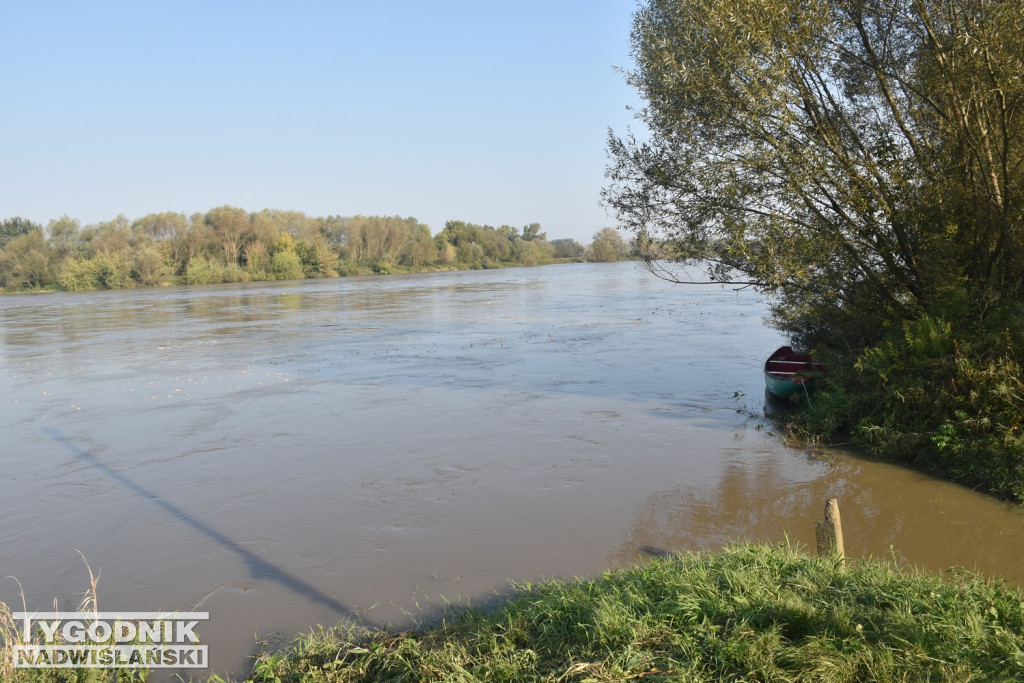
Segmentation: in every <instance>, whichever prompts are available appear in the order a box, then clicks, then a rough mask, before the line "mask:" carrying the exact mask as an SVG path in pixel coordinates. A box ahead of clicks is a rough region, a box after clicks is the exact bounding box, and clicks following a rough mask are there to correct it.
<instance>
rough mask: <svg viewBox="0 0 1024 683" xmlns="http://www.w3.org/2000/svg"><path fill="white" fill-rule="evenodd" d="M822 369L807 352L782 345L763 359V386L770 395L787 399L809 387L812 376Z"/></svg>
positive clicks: (819, 372) (822, 370) (818, 373)
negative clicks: (766, 358)
mask: <svg viewBox="0 0 1024 683" xmlns="http://www.w3.org/2000/svg"><path fill="white" fill-rule="evenodd" d="M824 370H825V368H824V367H823V366H821V365H819V364H817V363H815V362H814V361H813V360H811V357H810V355H809V354H806V353H799V352H797V351H794V350H793V349H791V348H790V347H788V346H783V347H780V348H779V349H777V350H776V351H775V353H773V354H772V355H771V356H769V357H768V360H767V361H765V364H764V384H765V388H766V389H767V390H768V393H770V394H771V395H772V396H776V397H778V398H781V399H789V398H792V397H793V395H794V394H796V393H797V392H799V391H806V390H807V389H809V388H810V385H811V384H812V382H813V381H814V378H815V377H816V376H818V375H820V374H821V373H822V372H824Z"/></svg>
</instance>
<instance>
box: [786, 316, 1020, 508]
mask: <svg viewBox="0 0 1024 683" xmlns="http://www.w3.org/2000/svg"><path fill="white" fill-rule="evenodd" d="M1022 350H1024V338H1022V337H1021V335H1020V333H1019V330H1018V331H1015V330H1014V329H1011V328H1005V329H1003V330H1002V331H1000V332H993V331H992V330H991V329H989V327H987V326H984V325H978V324H975V325H964V324H961V325H959V326H958V325H954V324H953V323H950V322H947V321H945V320H942V319H941V318H936V317H931V316H923V317H922V318H920V319H919V320H915V321H908V322H905V323H904V324H903V325H902V326H901V328H900V329H899V330H890V332H889V334H888V335H886V337H885V338H884V339H883V340H882V341H880V342H879V343H878V344H875V345H873V346H870V347H868V348H867V349H865V350H863V351H862V352H861V353H860V354H859V355H858V356H856V357H844V356H837V355H833V356H831V357H829V359H828V364H829V376H828V378H827V379H826V380H825V382H824V386H823V388H822V390H821V391H819V392H817V393H815V394H814V395H813V397H812V398H811V400H810V401H809V403H808V405H806V407H805V409H804V410H803V411H802V412H801V413H800V414H799V415H798V416H797V417H796V418H795V423H794V424H795V426H796V427H797V429H798V430H800V429H802V430H806V431H805V433H815V434H831V435H835V434H843V433H847V434H849V436H850V437H851V438H852V440H853V441H854V443H856V444H858V445H860V446H862V447H864V448H866V449H867V450H868V451H869V452H870V453H872V454H873V455H876V456H878V457H882V458H887V459H890V460H897V461H903V462H909V463H913V464H915V465H918V466H922V467H926V468H928V469H933V470H938V471H941V472H943V473H945V474H946V475H948V476H950V477H951V478H952V479H954V480H956V481H960V482H962V483H965V484H968V485H970V486H976V487H980V488H983V489H985V490H987V491H989V492H991V493H994V494H996V495H999V496H1001V497H1004V498H1009V499H1012V500H1016V501H1018V502H1024V383H1022V378H1024V373H1022V368H1021V366H1020V364H1019V362H1018V361H1017V358H1018V356H1019V355H1020V352H1021V351H1022Z"/></svg>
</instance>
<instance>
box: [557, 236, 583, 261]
mask: <svg viewBox="0 0 1024 683" xmlns="http://www.w3.org/2000/svg"><path fill="white" fill-rule="evenodd" d="M549 244H550V245H551V256H552V257H553V258H557V259H582V258H583V255H584V254H585V253H586V251H587V250H586V247H584V246H583V245H582V244H580V243H579V242H577V241H576V240H574V239H571V238H567V239H557V240H551V242H550V243H549Z"/></svg>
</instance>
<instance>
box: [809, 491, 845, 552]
mask: <svg viewBox="0 0 1024 683" xmlns="http://www.w3.org/2000/svg"><path fill="white" fill-rule="evenodd" d="M814 535H815V536H816V537H817V539H818V555H832V556H836V557H838V558H839V562H840V563H842V564H846V554H845V552H844V550H843V525H842V523H841V522H840V521H839V501H838V500H836V499H835V498H829V499H828V501H827V502H826V503H825V519H819V520H818V521H817V522H815V523H814Z"/></svg>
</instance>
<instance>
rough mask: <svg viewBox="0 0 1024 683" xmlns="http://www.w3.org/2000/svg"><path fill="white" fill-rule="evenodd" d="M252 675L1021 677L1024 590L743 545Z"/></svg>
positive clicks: (357, 634)
mask: <svg viewBox="0 0 1024 683" xmlns="http://www.w3.org/2000/svg"><path fill="white" fill-rule="evenodd" d="M251 680H253V681H623V680H644V681H691V680H692V681H748V680H749V681H972V680H974V681H1006V680H1024V591H1021V590H1020V589H1018V588H1011V587H1008V586H1006V585H1005V584H1004V583H1002V582H999V581H992V580H987V579H985V578H983V577H980V576H977V575H974V574H970V573H966V572H952V573H950V574H948V575H947V576H946V577H940V576H937V575H934V574H927V573H919V572H916V571H900V570H897V569H895V568H894V567H892V566H890V565H887V564H884V563H881V562H876V561H864V562H858V563H855V564H852V565H851V566H848V567H845V568H844V567H842V566H841V565H839V564H838V563H837V562H835V561H832V560H828V559H817V558H811V557H808V556H806V555H804V554H801V553H799V552H797V551H795V550H792V549H790V548H786V547H769V546H746V545H737V546H732V547H728V548H725V549H724V550H722V551H720V552H717V553H703V554H688V555H684V556H681V557H678V558H669V559H663V560H657V561H654V562H651V563H650V564H647V565H644V566H642V567H639V568H636V569H632V570H628V571H618V572H609V573H606V574H604V575H603V576H601V577H600V578H598V579H596V580H590V581H583V580H577V581H568V582H551V583H543V584H524V585H520V586H517V587H516V592H515V595H514V597H512V598H511V599H509V600H508V601H506V602H504V603H503V604H502V605H501V606H500V607H499V608H497V609H493V610H490V611H483V610H477V609H461V610H456V611H453V612H451V613H449V615H448V616H447V617H446V618H445V619H444V620H443V621H442V622H441V623H439V624H437V625H435V626H433V627H431V628H427V629H423V630H416V631H408V632H402V633H387V632H379V631H378V632H368V631H365V630H360V629H358V628H340V627H339V628H335V629H329V630H328V629H319V630H317V631H316V632H313V633H310V634H307V635H305V636H302V637H300V638H299V639H298V640H296V641H295V642H294V643H293V644H292V645H291V646H290V647H289V648H288V649H287V650H286V651H285V652H275V653H268V654H264V655H263V656H261V657H259V658H258V659H257V660H256V662H255V664H254V667H253V670H252V673H251Z"/></svg>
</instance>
